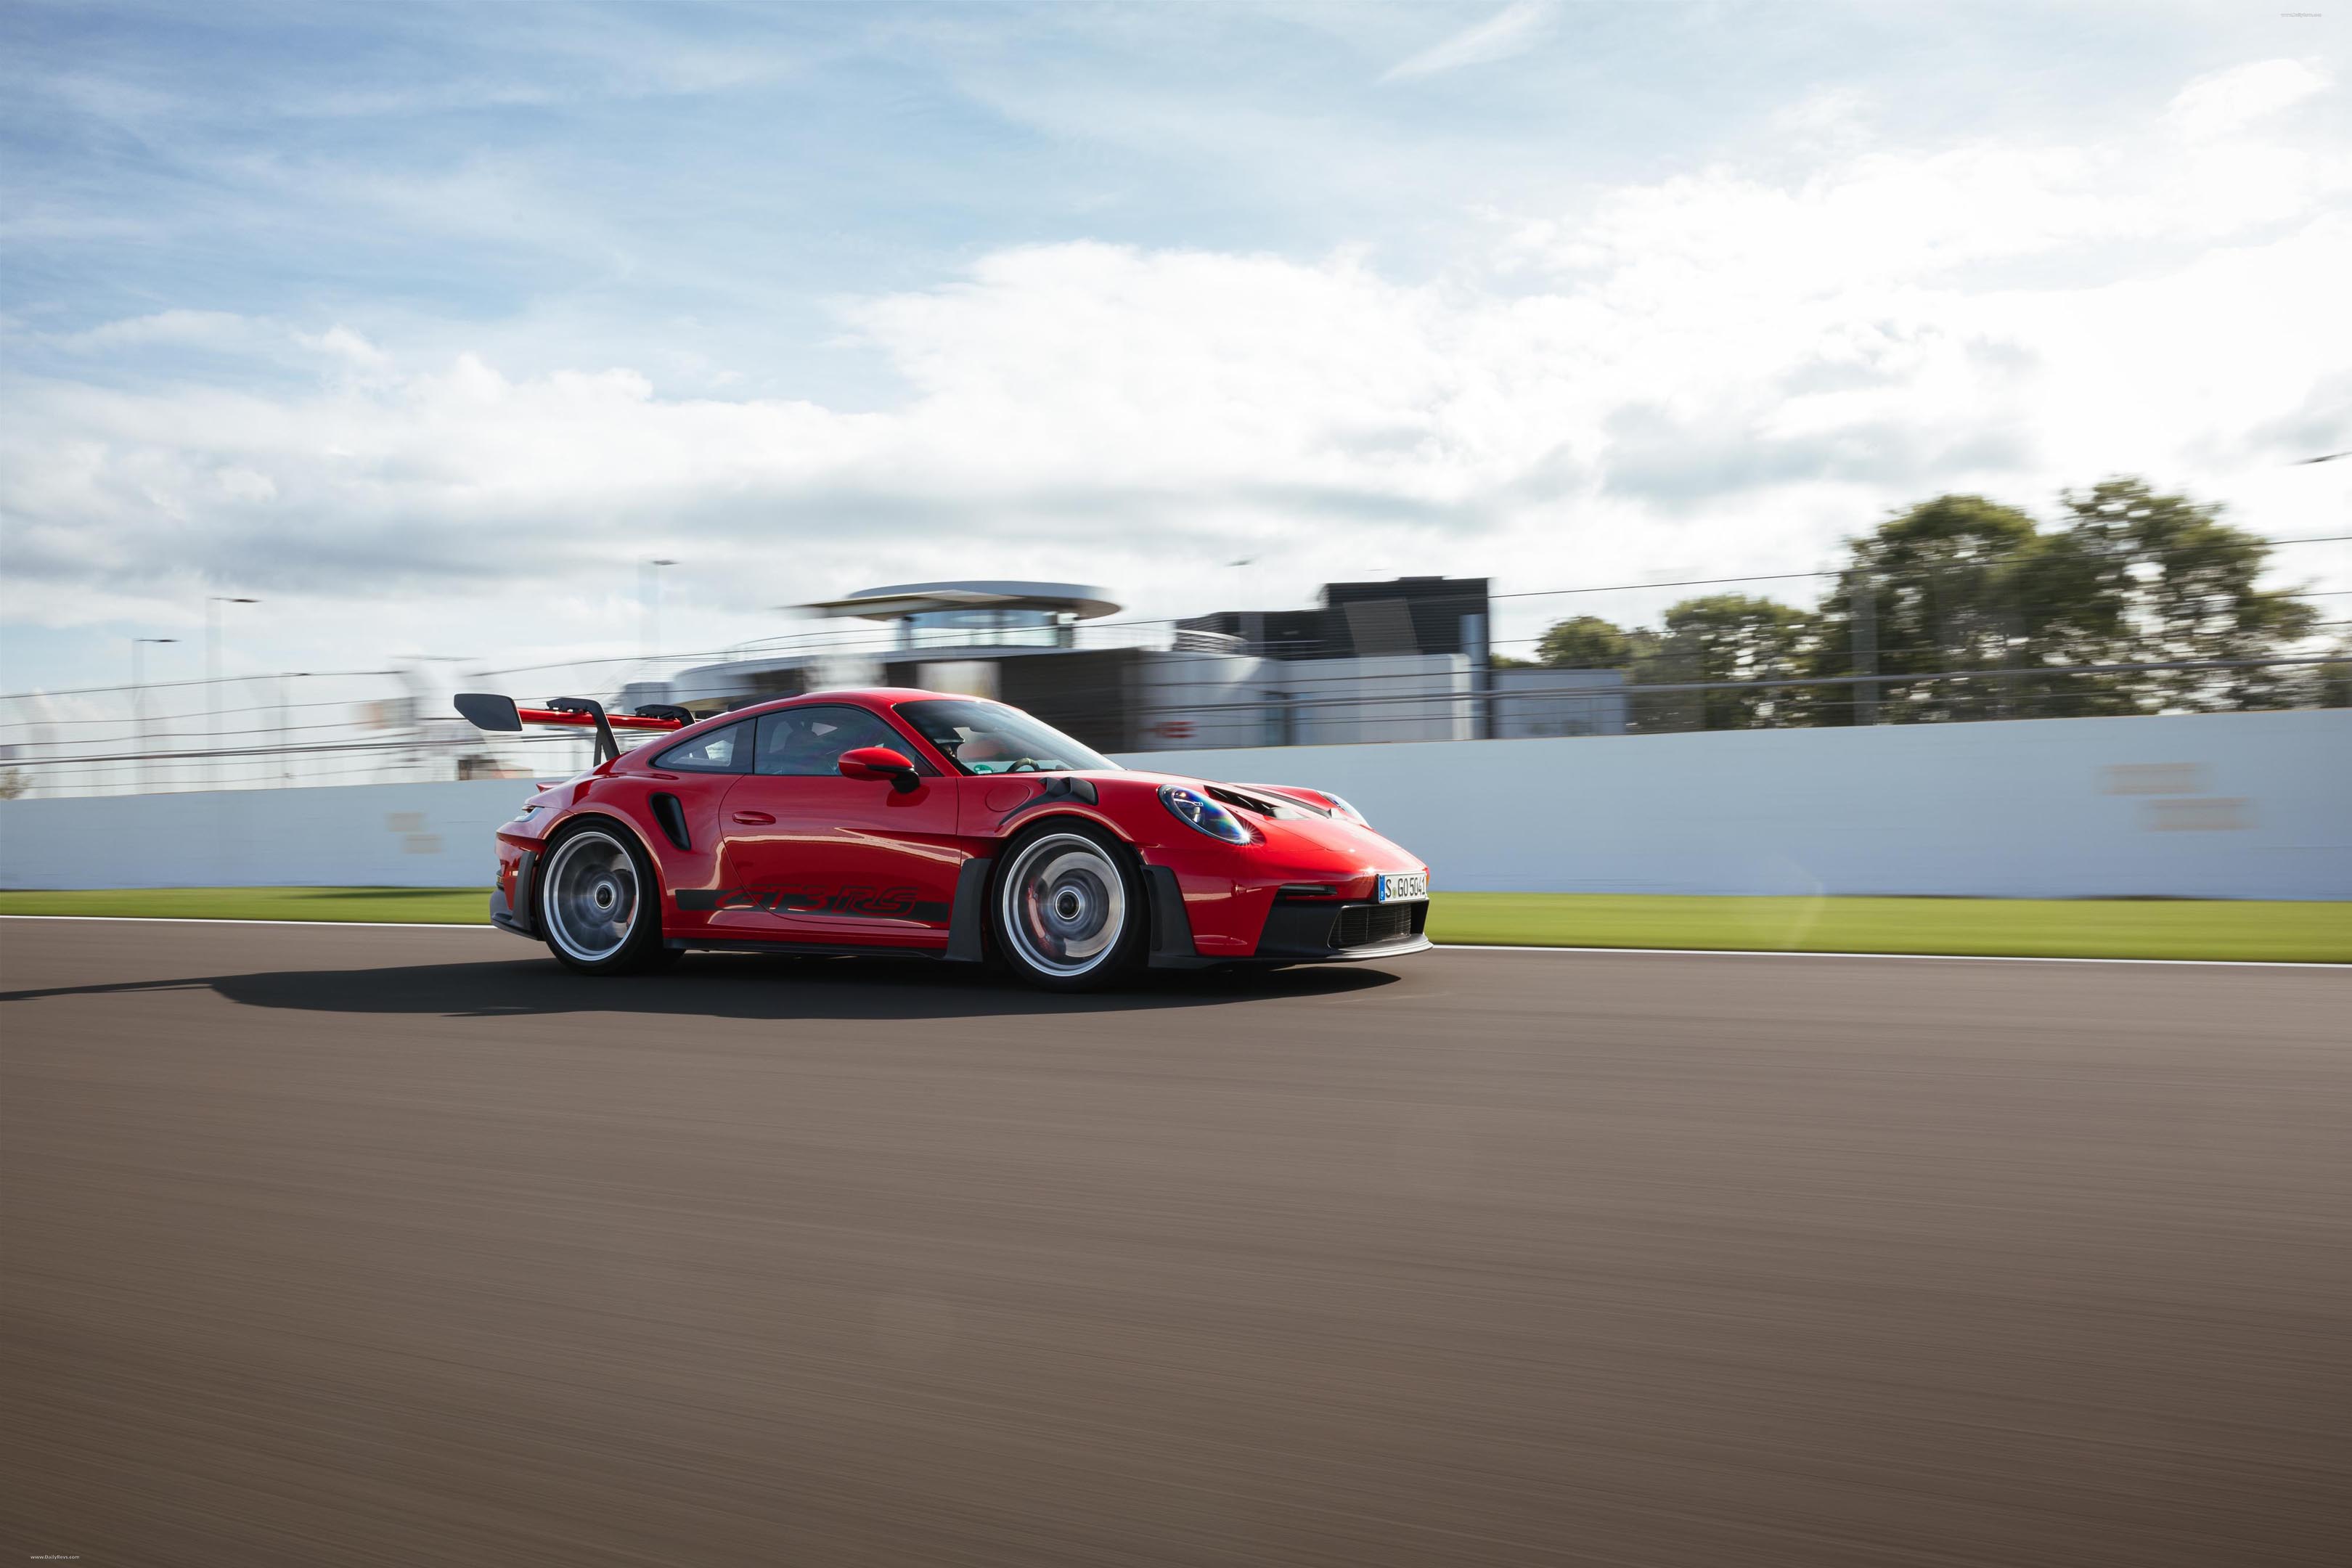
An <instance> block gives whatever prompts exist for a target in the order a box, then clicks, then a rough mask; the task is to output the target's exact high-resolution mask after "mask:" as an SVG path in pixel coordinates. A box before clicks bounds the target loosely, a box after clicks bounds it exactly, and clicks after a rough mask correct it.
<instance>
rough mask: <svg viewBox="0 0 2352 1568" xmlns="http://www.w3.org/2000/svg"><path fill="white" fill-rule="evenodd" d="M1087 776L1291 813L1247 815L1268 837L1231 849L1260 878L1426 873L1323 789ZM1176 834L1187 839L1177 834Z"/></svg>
mask: <svg viewBox="0 0 2352 1568" xmlns="http://www.w3.org/2000/svg"><path fill="white" fill-rule="evenodd" d="M1087 777H1088V778H1091V779H1093V780H1094V781H1095V782H1096V784H1097V788H1100V789H1104V790H1106V791H1112V790H1122V789H1124V788H1139V792H1141V791H1148V792H1150V793H1151V794H1152V795H1157V794H1158V792H1159V790H1160V786H1161V785H1163V784H1176V785H1179V786H1181V787H1182V788H1184V789H1191V790H1200V791H1202V792H1203V793H1206V792H1208V791H1210V790H1212V789H1217V790H1223V791H1227V792H1230V793H1231V794H1234V795H1242V796H1245V797H1246V796H1255V797H1257V798H1259V799H1262V800H1265V801H1267V802H1268V804H1270V805H1275V806H1276V807H1290V808H1293V809H1291V810H1286V811H1283V812H1282V813H1281V815H1279V816H1265V815H1262V814H1260V813H1256V812H1252V811H1247V810H1244V814H1243V815H1244V816H1245V817H1246V819H1247V820H1248V822H1249V825H1250V826H1253V827H1255V828H1256V829H1257V830H1258V831H1259V832H1260V833H1261V834H1263V835H1265V842H1264V843H1263V844H1256V845H1247V846H1234V849H1235V851H1236V852H1237V853H1239V854H1241V855H1244V856H1245V857H1247V858H1248V860H1249V861H1250V862H1251V869H1252V872H1253V873H1254V875H1255V876H1257V877H1265V878H1269V879H1274V880H1278V881H1300V882H1332V881H1346V880H1351V879H1358V878H1363V877H1370V876H1372V875H1375V874H1377V873H1379V872H1383V871H1426V870H1427V869H1428V868H1427V867H1426V866H1424V865H1423V863H1422V860H1421V858H1420V857H1419V856H1417V855H1415V854H1413V853H1412V851H1410V850H1408V849H1406V848H1404V847H1402V845H1399V844H1397V843H1395V842H1394V841H1392V840H1391V839H1389V838H1387V837H1382V836H1381V834H1378V833H1375V832H1373V831H1372V830H1371V829H1370V828H1369V827H1366V826H1361V825H1360V824H1358V823H1356V822H1354V821H1352V820H1351V819H1349V818H1348V817H1344V816H1338V815H1336V814H1333V813H1332V812H1331V808H1330V807H1329V805H1328V801H1329V800H1330V799H1331V797H1330V796H1329V795H1326V794H1325V793H1324V792H1322V791H1320V790H1315V789H1308V788H1306V787H1303V786H1300V785H1296V784H1226V783H1224V782H1223V781H1222V780H1217V779H1203V778H1197V777H1192V776H1189V775H1186V774H1182V773H1149V772H1145V771H1143V770H1141V769H1122V770H1120V771H1119V772H1118V773H1089V774H1087ZM1155 804H1156V803H1155ZM1158 815H1159V816H1166V817H1167V818H1168V821H1169V823H1170V825H1171V826H1172V827H1173V828H1174V830H1175V831H1174V832H1173V833H1171V834H1169V835H1167V836H1166V837H1169V838H1171V839H1172V840H1173V841H1174V842H1176V843H1181V844H1184V845H1185V847H1188V848H1190V847H1197V846H1196V845H1194V844H1193V843H1192V839H1196V838H1198V837H1201V836H1200V835H1196V834H1193V833H1192V829H1190V828H1188V827H1185V826H1183V825H1182V824H1181V823H1178V822H1177V821H1176V818H1175V816H1174V815H1173V814H1172V813H1170V812H1168V811H1167V810H1166V808H1165V807H1160V810H1159V812H1158ZM1177 834H1182V835H1186V836H1188V837H1176V835H1177ZM1212 842H1213V841H1212Z"/></svg>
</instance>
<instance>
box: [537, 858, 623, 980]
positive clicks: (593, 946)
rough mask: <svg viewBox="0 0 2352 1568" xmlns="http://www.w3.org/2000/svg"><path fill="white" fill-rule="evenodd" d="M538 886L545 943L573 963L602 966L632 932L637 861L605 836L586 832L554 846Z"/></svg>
mask: <svg viewBox="0 0 2352 1568" xmlns="http://www.w3.org/2000/svg"><path fill="white" fill-rule="evenodd" d="M540 886H541V888H542V889H544V892H543V893H542V895H541V896H542V898H543V900H544V908H545V910H546V914H547V934H548V937H549V939H550V940H551V941H552V942H554V943H555V945H556V946H557V947H559V948H561V949H562V951H563V952H564V953H565V955H566V956H568V957H570V958H572V959H574V960H576V961H578V962H579V963H603V962H604V960H606V959H608V958H610V957H612V956H613V955H614V953H616V952H620V951H621V949H622V948H623V947H624V946H625V944H626V943H627V942H628V940H629V933H630V931H634V930H635V929H636V918H637V863H636V862H635V860H633V859H631V858H630V857H629V851H628V848H627V847H626V846H625V845H624V844H622V843H621V841H620V840H619V839H617V838H614V837H613V836H612V835H611V834H609V833H600V832H597V831H596V830H595V829H593V828H590V829H588V830H586V831H584V832H581V833H575V834H573V835H572V837H569V838H567V839H565V840H564V841H563V842H562V844H560V845H558V846H557V847H556V850H555V858H554V859H553V860H551V861H550V862H549V863H548V868H547V871H546V874H545V876H544V877H543V879H541V883H540Z"/></svg>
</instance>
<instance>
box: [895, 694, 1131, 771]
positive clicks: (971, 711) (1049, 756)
mask: <svg viewBox="0 0 2352 1568" xmlns="http://www.w3.org/2000/svg"><path fill="white" fill-rule="evenodd" d="M898 717H900V718H901V719H904V720H905V721H907V722H908V723H909V724H912V725H913V726H914V727H915V731H916V732H917V733H918V734H919V735H921V736H922V737H923V739H924V740H926V741H929V742H930V743H931V744H932V745H934V746H937V747H938V748H939V749H940V751H942V752H946V753H947V757H948V760H949V761H950V762H951V763H955V765H956V766H958V767H960V768H961V769H962V770H963V771H964V772H966V773H1072V772H1080V771H1090V770H1093V769H1097V768H1101V769H1109V770H1114V771H1115V770H1116V769H1117V768H1118V763H1114V762H1112V761H1111V760H1110V759H1109V758H1108V757H1106V756H1104V755H1102V754H1101V753H1100V752H1092V751H1088V750H1087V748H1086V747H1084V746H1081V745H1079V744H1078V743H1077V742H1076V741H1073V740H1071V739H1070V738H1069V737H1068V736H1067V735H1065V734H1063V733H1062V732H1061V731H1059V730H1056V729H1055V728H1054V727H1053V726H1052V725H1051V724H1045V723H1040V722H1039V721H1037V720H1035V719H1033V718H1031V717H1030V716H1029V715H1028V714H1026V713H1024V712H1023V711H1021V710H1020V709H1018V708H1007V707H1006V706H1004V704H1003V703H1002V702H981V701H976V700H968V699H941V700H938V701H932V702H901V703H899V704H898Z"/></svg>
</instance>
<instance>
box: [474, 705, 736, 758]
mask: <svg viewBox="0 0 2352 1568" xmlns="http://www.w3.org/2000/svg"><path fill="white" fill-rule="evenodd" d="M457 711H458V713H459V714H460V715H461V716H462V717H463V718H464V719H465V720H466V721H467V723H469V724H471V725H473V727H474V728H475V729H477V730H500V731H516V730H520V729H521V728H522V727H523V726H524V725H525V724H552V725H555V726H558V727H560V728H565V729H573V730H589V729H593V730H594V731H596V760H597V761H598V762H600V763H609V762H611V761H612V760H613V759H614V758H615V757H617V756H619V755H620V754H621V742H619V741H618V740H617V739H615V738H614V734H613V731H615V730H683V729H684V728H686V727H687V726H688V724H691V723H693V722H694V715H693V714H691V713H689V712H688V711H687V710H685V709H683V708H676V707H672V706H671V705H670V704H668V703H667V702H648V703H646V705H645V706H643V707H641V708H639V709H638V710H636V711H635V712H634V713H607V712H605V711H604V704H603V703H602V702H599V701H597V700H595V699H594V698H593V697H551V698H549V699H548V700H547V706H546V707H544V708H520V707H517V706H516V704H515V700H514V699H513V698H511V697H506V696H502V695H500V694H499V693H498V692H495V691H460V692H459V693H457Z"/></svg>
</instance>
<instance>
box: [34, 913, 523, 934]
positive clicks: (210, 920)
mask: <svg viewBox="0 0 2352 1568" xmlns="http://www.w3.org/2000/svg"><path fill="white" fill-rule="evenodd" d="M0 921H114V922H115V923H117V924H119V925H132V924H141V925H173V926H352V927H353V928H355V929H357V930H360V931H496V930H498V929H499V928H498V927H496V926H494V925H476V924H474V923H473V922H472V921H262V920H243V919H239V918H236V917H235V916H231V915H0Z"/></svg>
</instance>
